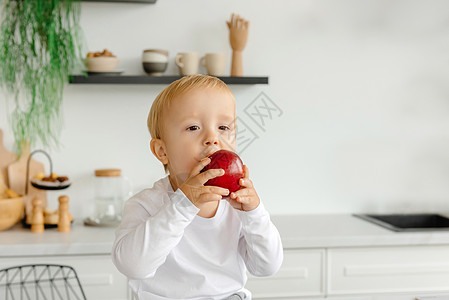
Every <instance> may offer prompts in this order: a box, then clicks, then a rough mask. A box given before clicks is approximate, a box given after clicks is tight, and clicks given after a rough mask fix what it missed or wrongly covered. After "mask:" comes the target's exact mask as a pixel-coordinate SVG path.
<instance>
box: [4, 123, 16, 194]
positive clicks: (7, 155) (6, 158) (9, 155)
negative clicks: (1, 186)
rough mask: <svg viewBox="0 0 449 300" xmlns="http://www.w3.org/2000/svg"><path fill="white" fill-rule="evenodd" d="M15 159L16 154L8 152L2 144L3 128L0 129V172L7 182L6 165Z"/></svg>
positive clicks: (7, 183)
mask: <svg viewBox="0 0 449 300" xmlns="http://www.w3.org/2000/svg"><path fill="white" fill-rule="evenodd" d="M16 160H17V154H15V153H12V152H9V151H8V150H7V149H6V148H5V146H4V145H3V130H1V129H0V172H1V173H2V175H3V178H4V180H5V183H6V185H7V186H9V182H8V166H9V165H10V164H12V163H13V162H15V161H16Z"/></svg>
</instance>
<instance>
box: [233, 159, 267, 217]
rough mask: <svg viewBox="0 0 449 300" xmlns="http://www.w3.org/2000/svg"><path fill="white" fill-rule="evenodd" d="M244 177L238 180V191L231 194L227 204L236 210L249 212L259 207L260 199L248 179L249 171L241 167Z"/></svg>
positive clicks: (245, 167)
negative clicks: (239, 187)
mask: <svg viewBox="0 0 449 300" xmlns="http://www.w3.org/2000/svg"><path fill="white" fill-rule="evenodd" d="M243 171H244V176H243V178H240V180H239V184H240V186H241V187H242V188H241V189H240V190H238V191H235V192H233V193H231V195H230V198H229V199H228V201H229V203H230V204H231V205H232V207H234V208H235V209H238V210H243V211H250V210H253V209H255V208H256V207H257V206H259V203H260V199H259V196H257V193H256V190H255V189H254V186H253V182H252V181H251V180H250V179H249V169H248V167H247V166H246V165H244V166H243Z"/></svg>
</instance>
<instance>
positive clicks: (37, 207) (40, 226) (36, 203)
mask: <svg viewBox="0 0 449 300" xmlns="http://www.w3.org/2000/svg"><path fill="white" fill-rule="evenodd" d="M31 204H32V212H31V232H33V233H42V232H44V208H43V201H42V199H40V198H38V197H35V198H34V199H33V201H31Z"/></svg>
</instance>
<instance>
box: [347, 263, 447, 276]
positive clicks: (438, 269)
mask: <svg viewBox="0 0 449 300" xmlns="http://www.w3.org/2000/svg"><path fill="white" fill-rule="evenodd" d="M430 273H449V264H420V265H418V264H413V265H378V266H347V267H345V268H344V274H345V276H347V277H351V276H353V277H355V276H382V275H409V274H430Z"/></svg>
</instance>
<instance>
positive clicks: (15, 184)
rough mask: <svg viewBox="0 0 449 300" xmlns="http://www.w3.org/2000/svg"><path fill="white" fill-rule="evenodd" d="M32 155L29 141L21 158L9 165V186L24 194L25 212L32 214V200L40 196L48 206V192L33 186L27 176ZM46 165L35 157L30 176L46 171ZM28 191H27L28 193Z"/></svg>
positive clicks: (31, 164)
mask: <svg viewBox="0 0 449 300" xmlns="http://www.w3.org/2000/svg"><path fill="white" fill-rule="evenodd" d="M29 155H30V144H29V143H27V144H26V145H25V146H24V148H23V149H22V155H21V156H20V158H19V159H18V160H17V161H15V162H13V163H12V164H10V165H9V166H8V179H9V188H10V189H12V190H13V191H15V192H16V193H18V194H21V195H24V196H23V197H24V199H25V214H26V215H27V216H28V215H30V214H31V210H32V207H33V206H32V204H31V201H32V200H33V199H34V198H35V197H38V198H39V199H41V200H42V205H43V207H47V193H46V192H45V191H44V190H38V189H35V188H32V187H31V183H30V182H29V181H28V180H27V178H26V173H27V163H28V157H29ZM44 172H45V168H44V165H43V164H42V163H40V162H38V161H36V160H34V159H32V160H31V161H30V164H29V176H34V175H35V174H38V173H44ZM26 192H27V193H26Z"/></svg>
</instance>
